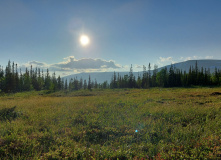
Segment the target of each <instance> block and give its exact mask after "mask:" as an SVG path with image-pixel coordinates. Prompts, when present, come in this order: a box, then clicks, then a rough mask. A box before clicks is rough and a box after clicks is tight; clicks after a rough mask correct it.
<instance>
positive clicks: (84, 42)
mask: <svg viewBox="0 0 221 160" xmlns="http://www.w3.org/2000/svg"><path fill="white" fill-rule="evenodd" d="M80 43H81V45H82V46H87V45H88V44H89V43H90V39H89V37H88V36H87V35H82V36H81V37H80Z"/></svg>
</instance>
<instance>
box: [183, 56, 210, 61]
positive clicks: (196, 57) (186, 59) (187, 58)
mask: <svg viewBox="0 0 221 160" xmlns="http://www.w3.org/2000/svg"><path fill="white" fill-rule="evenodd" d="M198 59H213V56H205V57H202V56H192V57H180V60H182V61H188V60H198Z"/></svg>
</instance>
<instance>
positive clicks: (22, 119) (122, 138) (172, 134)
mask: <svg viewBox="0 0 221 160" xmlns="http://www.w3.org/2000/svg"><path fill="white" fill-rule="evenodd" d="M220 91H221V88H207V87H204V88H152V89H115V90H109V89H107V90H93V91H89V90H81V91H76V92H56V93H49V94H47V93H46V92H45V91H40V92H36V91H33V92H23V93H16V94H10V95H2V96H1V97H0V159H65V158H66V159H186V158H187V159H188V158H192V159H196V158H199V159H200V158H208V159H211V158H221V146H220V145H221V95H219V94H218V93H216V92H220ZM14 106H16V107H14Z"/></svg>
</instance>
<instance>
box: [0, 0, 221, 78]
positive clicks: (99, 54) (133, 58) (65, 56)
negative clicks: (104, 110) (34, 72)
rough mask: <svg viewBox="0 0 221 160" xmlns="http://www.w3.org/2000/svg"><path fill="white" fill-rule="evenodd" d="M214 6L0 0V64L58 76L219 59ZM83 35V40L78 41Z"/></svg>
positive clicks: (200, 1)
mask: <svg viewBox="0 0 221 160" xmlns="http://www.w3.org/2000/svg"><path fill="white" fill-rule="evenodd" d="M220 6H221V1H219V0H211V1H208V0H195V1H192V0H180V1H177V0H168V1H165V0H124V1H117V0H115V1H100V0H94V1H89V0H85V1H69V0H67V1H58V0H39V1H27V0H2V1H0V24H1V25H0V35H1V36H0V55H1V59H0V65H1V66H4V67H5V66H6V65H7V63H8V60H11V61H14V62H15V63H18V65H19V67H21V68H25V67H30V65H32V66H33V67H40V68H43V69H45V68H49V70H50V71H56V73H57V74H60V75H61V76H65V75H69V74H74V73H79V72H94V71H96V72H100V71H110V72H111V71H117V72H119V71H128V70H129V68H130V64H133V69H134V71H140V70H142V65H146V66H147V65H148V63H151V64H152V67H153V65H154V64H156V65H158V66H159V67H162V66H164V65H169V64H171V63H176V62H181V61H185V60H194V59H221V45H220V44H221V30H220V28H221V10H220ZM82 36H83V39H82Z"/></svg>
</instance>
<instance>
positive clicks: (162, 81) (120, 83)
mask: <svg viewBox="0 0 221 160" xmlns="http://www.w3.org/2000/svg"><path fill="white" fill-rule="evenodd" d="M220 84H221V70H219V69H217V68H215V71H214V72H213V73H211V72H210V70H209V69H207V68H198V65H197V61H196V63H195V66H190V67H189V71H188V72H186V71H182V70H180V69H176V68H175V67H174V66H173V65H172V64H171V66H170V68H169V70H168V69H167V68H166V67H165V68H163V69H161V70H160V71H158V68H157V66H156V65H154V69H153V71H152V70H151V64H150V63H149V65H148V69H146V66H144V65H143V72H142V73H141V74H139V75H138V77H137V78H136V77H135V76H134V74H133V67H132V65H131V67H130V71H129V74H128V75H124V76H120V75H119V73H116V72H114V73H113V76H112V79H111V80H110V83H109V82H108V81H105V82H103V83H99V84H98V83H97V81H96V79H95V80H94V81H93V80H91V78H90V76H89V78H88V80H86V79H84V80H83V79H82V78H80V80H78V78H77V77H76V78H74V79H70V80H67V79H63V78H61V77H60V76H58V77H56V73H55V72H54V73H53V74H50V73H49V70H48V69H47V70H46V72H45V71H43V69H42V70H41V69H40V68H32V66H30V68H29V69H28V68H26V70H25V71H22V70H21V69H18V66H17V64H15V63H14V62H13V63H12V64H11V62H10V61H9V62H8V65H7V66H6V67H5V69H4V68H3V67H0V91H1V92H5V93H15V92H23V91H31V90H36V91H40V90H49V91H51V92H53V91H59V90H66V91H74V90H80V89H89V90H91V89H98V88H99V89H107V88H111V89H114V88H150V87H191V86H217V85H220Z"/></svg>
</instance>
